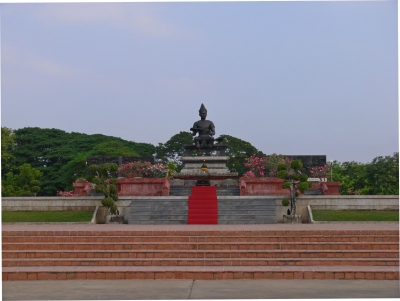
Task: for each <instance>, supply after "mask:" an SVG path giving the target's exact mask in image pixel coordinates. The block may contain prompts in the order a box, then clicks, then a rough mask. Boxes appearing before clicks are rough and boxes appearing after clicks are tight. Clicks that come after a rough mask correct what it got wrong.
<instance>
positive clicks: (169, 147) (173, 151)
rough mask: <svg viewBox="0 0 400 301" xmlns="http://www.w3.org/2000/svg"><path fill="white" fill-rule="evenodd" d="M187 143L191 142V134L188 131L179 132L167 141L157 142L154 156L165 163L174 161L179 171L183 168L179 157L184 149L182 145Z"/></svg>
mask: <svg viewBox="0 0 400 301" xmlns="http://www.w3.org/2000/svg"><path fill="white" fill-rule="evenodd" d="M187 144H193V135H192V134H191V133H189V132H179V133H178V134H176V135H174V136H172V137H171V138H170V139H169V140H168V141H167V142H165V143H159V144H158V146H157V147H156V158H157V159H158V160H160V161H162V162H163V163H165V164H168V162H174V163H175V164H176V166H177V171H180V170H181V169H182V168H183V163H182V161H181V157H182V155H183V153H184V151H185V149H184V146H185V145H187Z"/></svg>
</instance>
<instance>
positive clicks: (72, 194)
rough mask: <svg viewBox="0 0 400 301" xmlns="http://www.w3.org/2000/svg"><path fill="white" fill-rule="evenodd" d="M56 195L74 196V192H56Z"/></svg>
mask: <svg viewBox="0 0 400 301" xmlns="http://www.w3.org/2000/svg"><path fill="white" fill-rule="evenodd" d="M57 195H59V196H75V194H74V191H73V190H71V191H61V190H60V191H57Z"/></svg>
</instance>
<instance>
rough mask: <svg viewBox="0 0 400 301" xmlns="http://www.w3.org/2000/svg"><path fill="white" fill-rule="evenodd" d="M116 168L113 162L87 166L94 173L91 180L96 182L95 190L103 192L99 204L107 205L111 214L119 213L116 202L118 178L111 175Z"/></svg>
mask: <svg viewBox="0 0 400 301" xmlns="http://www.w3.org/2000/svg"><path fill="white" fill-rule="evenodd" d="M117 170H118V165H117V164H115V163H106V164H101V165H96V164H93V165H90V166H89V171H90V172H91V173H92V174H93V175H94V177H93V179H92V180H91V182H92V183H94V184H96V187H95V191H96V192H100V193H102V194H104V199H102V201H101V204H102V205H103V206H104V207H107V209H108V212H109V213H110V214H112V215H114V214H119V213H118V207H117V204H116V202H117V201H118V190H117V181H118V180H117V179H116V178H113V177H112V176H113V174H115V172H116V171H117Z"/></svg>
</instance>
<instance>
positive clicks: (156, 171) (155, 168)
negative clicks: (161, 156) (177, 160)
mask: <svg viewBox="0 0 400 301" xmlns="http://www.w3.org/2000/svg"><path fill="white" fill-rule="evenodd" d="M117 173H118V175H119V176H120V177H124V178H134V177H143V178H162V177H165V176H166V174H167V173H168V167H167V166H166V165H164V164H162V163H155V164H151V163H150V162H144V161H135V162H130V163H127V164H122V165H121V166H120V167H119V168H118V171H117Z"/></svg>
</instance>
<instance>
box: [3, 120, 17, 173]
mask: <svg viewBox="0 0 400 301" xmlns="http://www.w3.org/2000/svg"><path fill="white" fill-rule="evenodd" d="M14 146H15V134H14V131H13V130H12V129H9V128H6V127H1V174H2V176H3V175H5V172H6V171H10V169H11V166H10V162H11V159H13V158H14V154H13V151H14Z"/></svg>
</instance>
